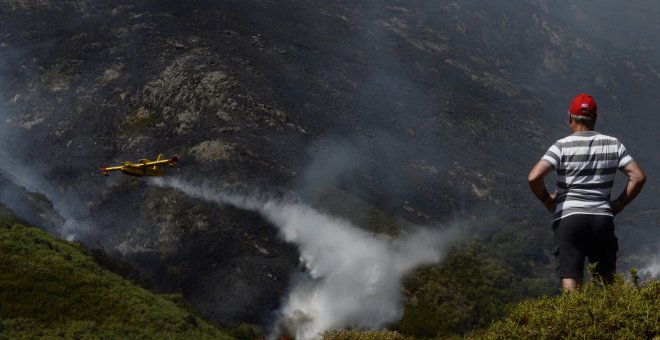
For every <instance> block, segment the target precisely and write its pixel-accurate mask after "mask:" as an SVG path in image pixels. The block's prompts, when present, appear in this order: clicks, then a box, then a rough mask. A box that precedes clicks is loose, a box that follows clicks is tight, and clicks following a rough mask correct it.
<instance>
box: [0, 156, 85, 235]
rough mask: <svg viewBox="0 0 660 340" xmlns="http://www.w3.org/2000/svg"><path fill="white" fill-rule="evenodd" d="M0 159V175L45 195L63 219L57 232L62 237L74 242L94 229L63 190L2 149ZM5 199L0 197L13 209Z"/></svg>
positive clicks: (2, 196)
mask: <svg viewBox="0 0 660 340" xmlns="http://www.w3.org/2000/svg"><path fill="white" fill-rule="evenodd" d="M0 159H2V160H3V161H2V162H1V163H0V174H1V175H2V176H3V177H5V178H6V179H7V180H9V181H11V182H12V183H14V184H15V185H17V186H19V187H21V188H24V189H25V190H26V191H28V192H32V193H39V194H42V195H44V196H45V197H46V198H47V199H48V200H49V201H50V202H51V203H52V205H53V209H54V210H55V212H57V214H58V215H59V217H61V218H62V225H60V226H58V228H57V230H56V232H57V233H58V234H59V235H60V236H61V237H63V238H65V239H67V240H69V241H72V240H75V239H78V236H79V235H80V233H82V232H84V231H88V230H91V229H92V228H93V226H92V224H91V222H90V221H89V220H88V219H87V218H85V217H84V216H85V215H86V213H85V212H84V211H82V212H80V211H79V210H81V208H79V207H78V208H76V207H74V205H75V204H73V203H72V199H71V198H70V197H68V195H67V194H66V193H64V192H63V191H62V190H59V189H58V188H56V187H54V186H53V185H51V184H50V182H48V181H47V180H46V179H45V178H44V177H43V176H41V175H39V174H38V173H37V172H36V171H33V170H32V169H30V168H28V167H27V166H24V165H23V164H21V163H20V162H19V161H18V160H17V159H15V158H14V157H12V156H11V155H9V154H8V153H7V152H6V151H5V150H2V149H0ZM3 193H4V192H3ZM5 198H6V196H5V195H0V201H2V203H4V204H7V205H8V206H9V207H10V208H11V207H12V204H11V203H12V202H8V201H5ZM10 201H11V200H10ZM78 206H79V205H78ZM23 217H24V216H23Z"/></svg>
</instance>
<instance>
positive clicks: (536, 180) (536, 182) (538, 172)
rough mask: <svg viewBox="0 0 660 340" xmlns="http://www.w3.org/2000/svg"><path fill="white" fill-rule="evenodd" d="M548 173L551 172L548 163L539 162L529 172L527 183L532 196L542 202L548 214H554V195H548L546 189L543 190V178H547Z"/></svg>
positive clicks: (555, 199) (555, 201)
mask: <svg viewBox="0 0 660 340" xmlns="http://www.w3.org/2000/svg"><path fill="white" fill-rule="evenodd" d="M550 171H552V166H551V165H550V163H548V162H546V161H544V160H540V161H539V162H538V163H536V165H534V167H533V168H532V170H531V171H530V172H529V175H528V176H527V182H528V183H529V188H530V189H532V192H533V193H534V196H536V198H538V199H539V200H540V201H541V202H543V205H544V206H545V208H546V209H548V211H549V212H554V210H555V205H556V204H557V198H556V197H555V194H550V193H548V189H546V188H545V182H544V179H545V176H547V175H548V174H549V173H550Z"/></svg>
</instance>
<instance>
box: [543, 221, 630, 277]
mask: <svg viewBox="0 0 660 340" xmlns="http://www.w3.org/2000/svg"><path fill="white" fill-rule="evenodd" d="M552 230H553V232H554V235H555V246H556V248H555V257H556V258H557V274H558V275H559V277H561V278H571V279H577V280H582V278H583V277H584V259H585V258H588V259H589V263H596V264H597V265H596V272H598V273H599V274H600V275H605V274H609V273H614V272H616V252H617V250H619V245H618V240H617V238H616V236H615V235H614V218H613V217H612V216H605V215H586V214H574V215H570V216H567V217H564V218H562V219H559V220H557V221H555V223H554V224H553V225H552Z"/></svg>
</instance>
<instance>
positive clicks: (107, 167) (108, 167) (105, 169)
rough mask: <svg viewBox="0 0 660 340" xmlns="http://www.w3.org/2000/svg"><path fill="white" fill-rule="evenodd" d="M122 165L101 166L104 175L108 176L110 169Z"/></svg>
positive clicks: (114, 169) (119, 168)
mask: <svg viewBox="0 0 660 340" xmlns="http://www.w3.org/2000/svg"><path fill="white" fill-rule="evenodd" d="M121 168H122V166H104V167H102V168H101V171H103V175H104V176H108V175H109V172H110V171H116V170H121Z"/></svg>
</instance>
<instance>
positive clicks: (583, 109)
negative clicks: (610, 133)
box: [568, 93, 598, 117]
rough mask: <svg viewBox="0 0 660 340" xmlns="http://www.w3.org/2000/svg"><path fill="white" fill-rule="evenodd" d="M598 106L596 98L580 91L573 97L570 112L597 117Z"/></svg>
mask: <svg viewBox="0 0 660 340" xmlns="http://www.w3.org/2000/svg"><path fill="white" fill-rule="evenodd" d="M597 111H598V107H597V106H596V101H594V98H593V97H591V96H590V95H588V94H586V93H580V94H578V95H577V96H575V97H574V98H573V101H572V102H571V106H570V107H569V108H568V112H570V113H571V114H572V115H576V116H587V117H596V115H597Z"/></svg>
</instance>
